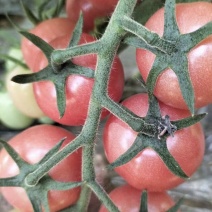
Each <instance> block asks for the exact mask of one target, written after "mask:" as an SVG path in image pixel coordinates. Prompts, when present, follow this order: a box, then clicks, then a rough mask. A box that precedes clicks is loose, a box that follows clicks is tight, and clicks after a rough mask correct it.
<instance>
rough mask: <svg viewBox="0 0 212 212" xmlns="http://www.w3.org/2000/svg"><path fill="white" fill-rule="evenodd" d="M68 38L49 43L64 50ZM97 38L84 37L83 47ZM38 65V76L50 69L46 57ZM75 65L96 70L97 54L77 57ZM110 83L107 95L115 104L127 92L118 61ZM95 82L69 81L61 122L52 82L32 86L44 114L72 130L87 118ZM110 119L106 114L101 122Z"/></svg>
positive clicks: (74, 77)
mask: <svg viewBox="0 0 212 212" xmlns="http://www.w3.org/2000/svg"><path fill="white" fill-rule="evenodd" d="M69 39H70V38H69V35H65V36H62V37H59V38H57V39H55V40H54V41H53V42H51V43H50V45H52V46H53V47H54V48H56V49H59V48H65V47H67V45H68V42H69ZM92 41H94V38H93V37H91V36H90V35H88V34H82V37H81V41H80V43H85V42H92ZM37 58H38V59H37V61H39V62H38V63H37V64H36V66H35V67H34V69H33V71H34V72H37V71H39V70H41V69H42V68H44V67H45V66H46V65H47V60H46V58H45V57H44V55H43V54H40V55H38V57H37ZM72 61H73V63H75V64H77V65H81V66H85V67H89V68H91V69H93V70H95V67H96V62H97V56H96V55H94V54H90V55H83V56H78V57H75V58H74V59H73V60H72ZM111 71H112V73H111V77H110V79H109V85H108V93H109V96H111V98H112V99H113V100H114V101H119V100H120V98H121V96H122V92H123V88H124V73H123V67H122V64H121V62H120V60H119V59H118V57H116V58H115V60H114V63H113V67H112V70H111ZM93 84H94V79H88V78H85V77H83V76H79V75H70V76H69V77H68V78H67V80H66V111H65V115H64V116H63V117H62V118H59V117H60V116H59V112H58V109H57V103H56V91H55V88H54V85H53V83H51V82H50V81H43V82H36V83H34V84H33V87H34V93H35V97H36V99H37V102H38V105H39V106H40V108H41V109H42V110H43V112H44V113H45V114H46V115H47V116H48V117H50V118H51V119H53V120H54V121H56V122H58V123H61V124H64V125H70V126H79V125H83V124H84V122H85V119H86V117H87V111H88V104H89V101H90V96H91V92H92V87H93ZM106 115H108V111H106V110H103V112H102V116H101V117H102V118H103V117H105V116H106Z"/></svg>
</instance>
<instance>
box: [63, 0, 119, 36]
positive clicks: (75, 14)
mask: <svg viewBox="0 0 212 212" xmlns="http://www.w3.org/2000/svg"><path fill="white" fill-rule="evenodd" d="M117 2H118V0H109V1H105V2H104V3H102V1H98V0H78V1H75V0H67V1H66V13H67V15H68V17H69V18H70V19H71V20H72V21H75V22H76V21H77V20H78V18H79V14H80V11H82V14H83V22H84V24H83V31H84V32H89V31H92V30H93V29H94V24H95V19H97V18H102V17H106V16H109V15H111V13H112V12H113V10H114V8H115V6H116V4H117Z"/></svg>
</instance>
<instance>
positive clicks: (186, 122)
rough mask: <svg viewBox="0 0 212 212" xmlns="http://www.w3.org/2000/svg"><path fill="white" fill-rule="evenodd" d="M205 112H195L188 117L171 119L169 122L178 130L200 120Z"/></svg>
mask: <svg viewBox="0 0 212 212" xmlns="http://www.w3.org/2000/svg"><path fill="white" fill-rule="evenodd" d="M206 115H207V114H206V113H203V114H197V115H194V116H191V117H188V118H184V119H181V120H178V121H172V122H171V123H172V124H173V125H175V126H176V127H177V129H178V130H180V129H183V128H185V127H189V126H191V125H193V124H196V123H198V122H199V121H201V120H202V119H203V118H204V117H205V116H206Z"/></svg>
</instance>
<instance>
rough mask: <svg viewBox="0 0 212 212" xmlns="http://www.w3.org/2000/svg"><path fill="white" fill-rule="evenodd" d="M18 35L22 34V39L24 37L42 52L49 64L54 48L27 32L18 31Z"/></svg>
mask: <svg viewBox="0 0 212 212" xmlns="http://www.w3.org/2000/svg"><path fill="white" fill-rule="evenodd" d="M19 33H20V34H22V35H23V36H24V37H26V38H27V39H28V40H30V41H31V42H32V43H33V44H35V45H36V46H37V47H38V48H40V49H41V50H42V52H43V53H44V54H45V56H46V58H47V59H48V61H49V62H50V58H51V54H52V52H53V51H54V48H53V47H52V46H50V45H49V44H48V43H47V42H45V41H44V40H43V39H41V38H40V37H38V36H36V35H34V34H32V33H30V32H27V31H19Z"/></svg>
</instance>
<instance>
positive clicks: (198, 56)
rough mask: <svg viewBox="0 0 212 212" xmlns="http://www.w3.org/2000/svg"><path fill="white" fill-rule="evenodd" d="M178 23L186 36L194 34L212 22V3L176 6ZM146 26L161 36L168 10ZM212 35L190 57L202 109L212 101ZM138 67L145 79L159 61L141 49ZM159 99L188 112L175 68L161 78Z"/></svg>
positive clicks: (158, 14) (155, 16) (198, 100)
mask: <svg viewBox="0 0 212 212" xmlns="http://www.w3.org/2000/svg"><path fill="white" fill-rule="evenodd" d="M176 18H177V23H178V26H179V29H180V32H181V33H182V34H185V33H189V32H193V31H195V30H197V29H198V28H200V27H201V26H203V25H205V24H206V23H208V22H210V21H212V4H211V3H207V2H194V3H183V4H178V5H177V6H176ZM146 27H147V28H148V29H150V30H152V31H155V32H157V33H158V34H159V35H160V36H162V34H163V29H164V8H162V9H160V10H158V11H157V12H156V13H155V14H154V15H153V16H152V17H151V18H150V19H149V20H148V21H147V23H146ZM211 58H212V36H209V37H207V38H206V39H204V40H203V41H202V42H201V43H199V44H198V45H197V46H196V47H194V48H193V49H192V50H191V51H190V52H189V54H188V65H189V74H190V78H191V81H192V84H193V88H194V93H195V107H196V108H200V107H203V106H205V105H207V104H209V103H211V102H212V87H211V81H212V60H211ZM136 59H137V64H138V68H139V70H140V72H141V75H142V76H143V78H144V80H146V79H147V77H148V74H149V71H150V69H151V67H152V64H153V62H154V59H155V55H154V54H153V53H151V52H149V51H147V50H143V49H137V53H136ZM154 93H155V95H156V96H157V98H158V99H159V100H161V101H162V102H164V103H165V104H168V105H170V106H173V107H177V108H181V109H188V107H187V105H186V103H185V101H184V99H183V97H182V94H181V91H180V87H179V83H178V80H177V77H176V75H175V74H174V72H173V71H172V70H171V69H168V70H166V71H165V72H163V73H162V74H161V75H160V76H159V78H158V79H157V83H156V86H155V90H154Z"/></svg>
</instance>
